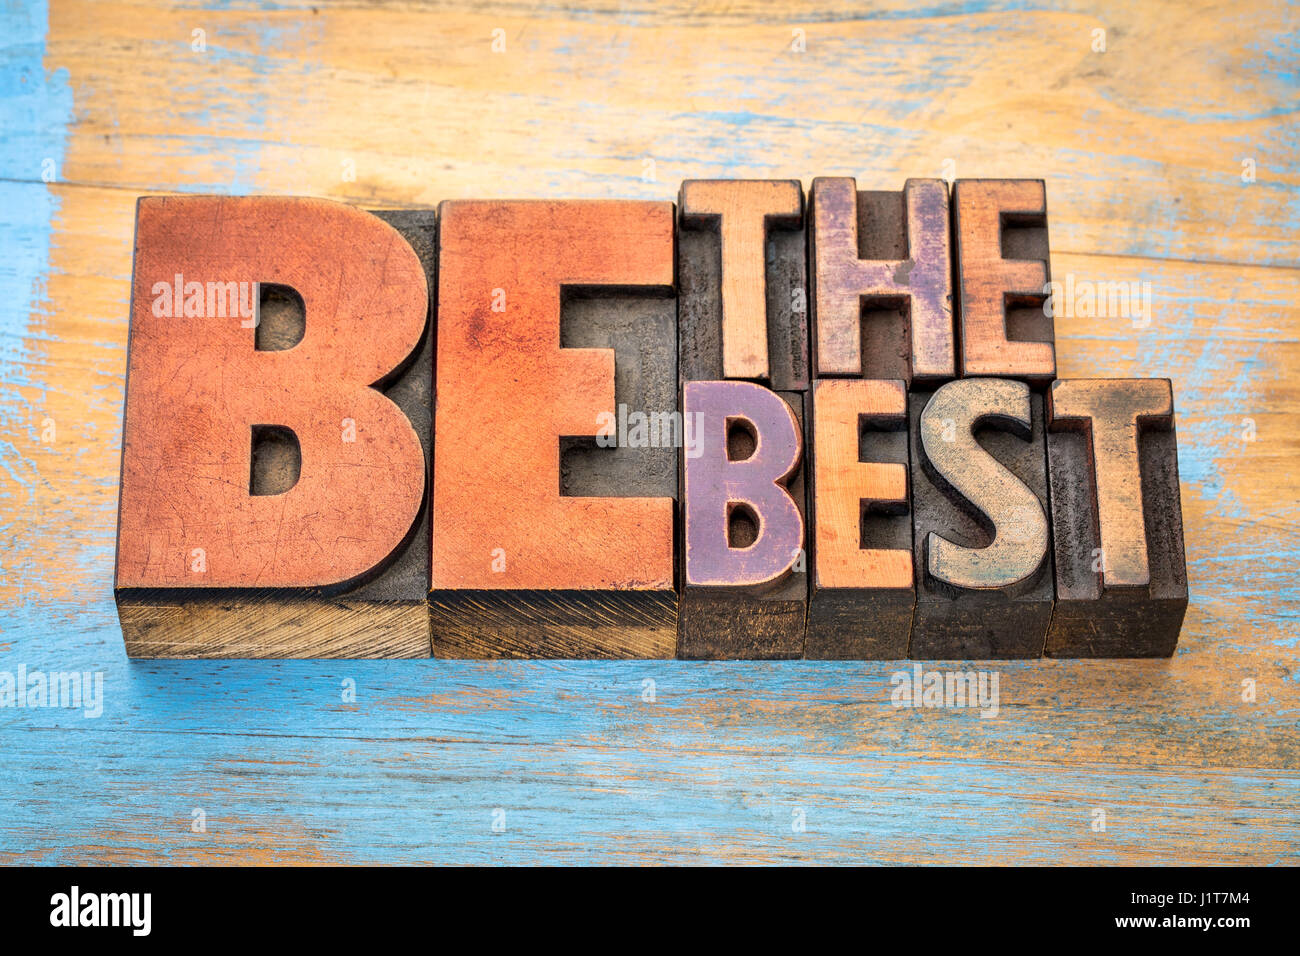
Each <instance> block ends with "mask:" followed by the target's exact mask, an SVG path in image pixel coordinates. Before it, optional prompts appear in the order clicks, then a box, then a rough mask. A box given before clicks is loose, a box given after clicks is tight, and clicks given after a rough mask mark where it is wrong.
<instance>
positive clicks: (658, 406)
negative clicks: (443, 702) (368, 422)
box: [430, 201, 680, 658]
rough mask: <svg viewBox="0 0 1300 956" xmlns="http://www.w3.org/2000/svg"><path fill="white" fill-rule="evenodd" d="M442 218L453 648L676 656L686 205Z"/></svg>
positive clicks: (438, 588)
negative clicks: (676, 215) (680, 258)
mask: <svg viewBox="0 0 1300 956" xmlns="http://www.w3.org/2000/svg"><path fill="white" fill-rule="evenodd" d="M441 209H442V212H441V233H440V256H441V266H440V270H439V272H440V276H441V286H440V292H439V320H438V407H437V414H436V423H435V431H436V447H437V449H438V453H437V455H436V456H435V457H434V481H433V484H434V489H433V509H434V518H433V575H432V582H431V584H432V587H431V593H430V613H431V616H432V627H433V651H434V655H435V656H438V657H476V658H482V657H560V658H577V657H672V656H673V654H674V652H675V650H676V643H677V593H676V590H675V586H674V568H673V509H674V501H675V499H676V496H677V447H678V436H679V434H680V429H679V428H678V427H677V425H679V424H680V416H679V414H678V412H677V361H676V359H677V313H676V307H675V303H674V301H673V299H672V291H673V205H672V203H654V202H621V201H610V202H603V201H601V202H592V201H586V202H582V201H577V202H446V203H443V204H442V207H441ZM606 445H608V446H610V447H604V446H606Z"/></svg>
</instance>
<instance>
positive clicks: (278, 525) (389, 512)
mask: <svg viewBox="0 0 1300 956" xmlns="http://www.w3.org/2000/svg"><path fill="white" fill-rule="evenodd" d="M394 218H395V221H397V222H399V223H400V225H401V228H402V229H403V230H404V231H405V232H406V235H407V236H409V237H410V241H408V239H407V238H403V235H402V234H401V233H399V231H398V229H396V228H394V227H393V226H392V225H389V224H387V223H385V222H384V221H382V220H381V219H380V218H378V217H377V216H374V215H371V214H369V213H366V212H362V211H361V210H357V209H352V208H350V207H347V206H344V205H341V204H337V203H330V202H326V201H322V200H314V199H283V198H269V197H268V198H216V197H176V198H170V197H169V198H145V199H142V200H140V204H139V207H138V211H137V221H136V254H135V272H134V286H133V291H132V300H131V331H130V344H129V350H128V359H127V362H128V379H127V383H128V384H127V395H126V410H125V416H124V422H123V451H122V485H121V500H120V510H119V520H118V542H117V574H116V587H115V595H116V598H117V604H118V615H119V618H120V620H121V623H122V633H123V637H124V638H125V641H126V648H127V653H128V654H130V655H131V656H133V657H427V656H428V655H429V625H428V612H427V608H426V606H425V603H424V593H423V580H427V573H428V565H429V549H428V546H427V543H426V542H425V540H424V537H423V535H419V534H417V533H416V529H417V521H418V520H419V519H420V517H421V514H422V506H423V500H424V495H425V469H426V454H427V452H426V448H425V447H423V446H424V443H426V442H427V441H428V435H429V425H430V422H429V419H430V414H431V408H430V405H431V402H430V392H431V388H432V375H431V373H432V361H431V351H430V346H429V335H428V318H429V288H430V287H431V285H430V277H429V276H428V275H426V266H427V268H428V269H432V265H433V248H434V244H435V242H436V236H435V230H434V223H435V219H434V217H433V215H432V214H427V213H426V214H420V213H404V214H397V215H396V216H395V217H394ZM413 243H414V244H415V245H417V246H418V247H420V249H421V250H422V252H423V253H424V255H425V263H426V265H425V266H422V264H421V259H420V257H419V256H418V255H417V253H416V251H415V250H414V249H413V248H412V244H413ZM259 284H273V285H275V286H280V287H282V288H283V287H288V289H291V290H292V291H293V293H296V297H297V298H298V299H299V300H300V301H301V303H302V309H303V316H302V318H303V322H302V325H301V327H300V328H298V329H292V328H290V329H288V330H287V331H286V328H285V327H283V326H278V325H277V327H274V328H273V327H272V325H273V324H274V323H272V321H271V319H272V318H273V317H276V318H280V317H284V316H285V315H286V312H285V310H283V309H273V308H271V307H270V306H269V305H268V308H267V309H266V310H263V309H262V307H261V301H262V295H261V288H260V285H259ZM169 287H170V290H171V291H168V289H169ZM290 298H292V296H290ZM299 338H300V340H299ZM295 343H296V344H295ZM289 345H292V347H287V346H289Z"/></svg>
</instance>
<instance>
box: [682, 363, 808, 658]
mask: <svg viewBox="0 0 1300 956" xmlns="http://www.w3.org/2000/svg"><path fill="white" fill-rule="evenodd" d="M682 409H683V412H684V415H685V422H686V427H687V429H688V432H687V434H688V436H690V438H691V440H690V441H688V442H687V444H686V447H685V448H684V449H683V453H682V472H683V488H684V490H685V502H684V507H683V519H682V536H681V539H682V561H681V569H682V575H683V582H682V596H681V609H680V616H679V618H678V644H677V655H678V656H679V657H684V658H715V659H716V658H728V657H732V658H748V659H760V658H790V657H802V656H803V632H804V614H805V610H806V605H807V597H808V584H807V574H806V573H805V567H806V564H807V562H806V561H805V560H804V553H803V546H804V517H803V515H804V482H803V467H802V466H803V460H802V459H803V454H802V453H803V438H802V434H801V428H800V425H801V421H802V419H803V396H802V395H801V394H798V393H788V394H786V395H784V396H783V395H779V394H777V393H776V392H770V391H768V390H767V389H765V388H763V387H762V386H760V385H755V384H753V383H750V382H687V383H686V384H685V385H684V386H683V387H682Z"/></svg>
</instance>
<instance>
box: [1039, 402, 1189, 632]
mask: <svg viewBox="0 0 1300 956" xmlns="http://www.w3.org/2000/svg"><path fill="white" fill-rule="evenodd" d="M1047 401H1048V404H1047V419H1048V424H1047V460H1048V473H1049V477H1050V481H1051V492H1052V531H1053V541H1054V547H1055V557H1056V611H1055V613H1054V614H1053V615H1052V625H1051V627H1050V628H1049V630H1048V632H1047V654H1048V656H1050V657H1168V656H1170V655H1171V654H1173V652H1174V647H1175V646H1176V645H1177V643H1178V632H1179V630H1180V629H1181V628H1182V623H1183V615H1184V614H1185V613H1186V611H1187V565H1186V563H1185V558H1184V554H1183V514H1182V508H1181V507H1180V502H1179V490H1178V441H1177V438H1176V436H1175V432H1174V398H1173V387H1172V385H1171V384H1170V382H1169V380H1168V379H1164V378H1160V379H1110V380H1107V379H1093V380H1087V379H1079V380H1070V381H1058V382H1053V383H1052V387H1051V389H1049V390H1048V393H1047Z"/></svg>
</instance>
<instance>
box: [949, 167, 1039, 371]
mask: <svg viewBox="0 0 1300 956" xmlns="http://www.w3.org/2000/svg"><path fill="white" fill-rule="evenodd" d="M953 223H954V231H955V233H956V236H957V314H958V322H959V327H960V329H961V369H962V371H961V374H962V375H963V376H970V375H992V376H998V377H1000V378H1016V379H1020V380H1022V381H1025V382H1029V383H1030V384H1031V385H1033V386H1034V387H1035V388H1042V387H1043V386H1044V385H1045V384H1046V383H1047V382H1050V381H1051V380H1052V379H1054V378H1055V377H1056V332H1055V327H1054V325H1053V322H1052V319H1051V317H1050V316H1049V315H1048V314H1047V312H1046V311H1045V310H1044V308H1043V303H1044V302H1045V301H1046V300H1047V291H1046V290H1047V284H1048V282H1049V280H1050V279H1051V256H1050V253H1049V249H1048V242H1047V189H1046V186H1045V184H1044V183H1043V181H1042V180H1041V179H960V180H958V181H957V183H956V184H955V186H954V187H953Z"/></svg>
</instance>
